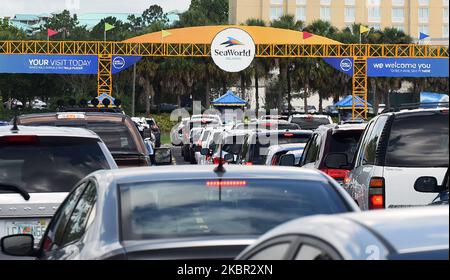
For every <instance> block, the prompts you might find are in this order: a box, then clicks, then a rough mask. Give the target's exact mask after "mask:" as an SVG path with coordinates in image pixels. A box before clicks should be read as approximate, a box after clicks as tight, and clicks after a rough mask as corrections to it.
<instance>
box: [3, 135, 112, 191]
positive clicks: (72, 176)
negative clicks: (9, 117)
mask: <svg viewBox="0 0 450 280" xmlns="http://www.w3.org/2000/svg"><path fill="white" fill-rule="evenodd" d="M1 139H2V138H1V137H0V183H5V184H13V185H16V186H19V187H22V188H23V189H25V191H27V192H32V193H33V192H69V191H70V190H71V189H72V187H73V186H74V185H75V184H76V183H77V182H78V181H80V180H81V179H83V178H84V177H85V176H86V175H88V174H89V173H91V172H94V171H97V170H100V169H110V166H109V164H108V162H107V160H106V157H105V155H104V153H103V151H102V149H101V147H100V146H99V143H98V142H97V139H83V138H73V137H71V138H69V137H39V138H38V139H39V140H38V141H37V142H36V143H30V144H26V143H21V144H13V143H5V142H2V140H1ZM0 192H4V191H3V190H1V191H0Z"/></svg>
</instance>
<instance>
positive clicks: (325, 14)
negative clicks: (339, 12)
mask: <svg viewBox="0 0 450 280" xmlns="http://www.w3.org/2000/svg"><path fill="white" fill-rule="evenodd" d="M320 19H321V20H323V21H330V20H331V12H330V7H320Z"/></svg>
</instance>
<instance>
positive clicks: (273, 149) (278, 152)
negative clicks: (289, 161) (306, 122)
mask: <svg viewBox="0 0 450 280" xmlns="http://www.w3.org/2000/svg"><path fill="white" fill-rule="evenodd" d="M311 134H312V132H311ZM305 146H306V143H297V144H284V145H274V146H270V147H269V152H268V154H267V158H266V165H280V159H281V157H282V156H283V155H285V154H287V153H289V152H291V151H298V152H299V153H300V154H301V153H302V152H303V149H304V148H305ZM294 158H295V157H294Z"/></svg>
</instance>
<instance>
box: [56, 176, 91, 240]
mask: <svg viewBox="0 0 450 280" xmlns="http://www.w3.org/2000/svg"><path fill="white" fill-rule="evenodd" d="M96 200H97V188H96V186H95V184H94V183H93V182H92V181H91V182H89V184H88V185H87V186H86V189H85V191H84V192H83V195H82V196H81V197H80V199H79V200H78V203H77V206H76V207H75V208H74V210H73V211H72V215H70V218H69V221H68V223H67V226H66V229H65V231H64V236H63V242H62V246H64V245H66V244H69V243H72V242H75V241H77V240H79V239H80V238H81V237H82V236H83V235H84V233H85V230H86V226H87V222H88V220H89V215H90V213H91V211H92V209H93V207H94V205H95V202H96Z"/></svg>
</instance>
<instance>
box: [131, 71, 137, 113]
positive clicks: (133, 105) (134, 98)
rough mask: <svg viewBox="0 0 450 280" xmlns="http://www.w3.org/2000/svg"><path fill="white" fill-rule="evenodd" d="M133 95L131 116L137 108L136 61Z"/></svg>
mask: <svg viewBox="0 0 450 280" xmlns="http://www.w3.org/2000/svg"><path fill="white" fill-rule="evenodd" d="M131 96H132V97H131V116H133V117H134V115H135V110H136V107H135V106H136V63H135V64H134V65H133V91H132V93H131Z"/></svg>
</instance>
